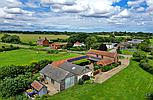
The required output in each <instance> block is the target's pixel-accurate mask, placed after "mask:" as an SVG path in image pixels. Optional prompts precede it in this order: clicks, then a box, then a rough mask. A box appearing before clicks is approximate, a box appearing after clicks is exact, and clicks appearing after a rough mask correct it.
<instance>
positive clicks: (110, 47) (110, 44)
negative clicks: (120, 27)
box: [104, 43, 117, 49]
mask: <svg viewBox="0 0 153 100" xmlns="http://www.w3.org/2000/svg"><path fill="white" fill-rule="evenodd" d="M104 44H106V47H107V49H113V48H114V47H115V46H116V45H117V43H104Z"/></svg>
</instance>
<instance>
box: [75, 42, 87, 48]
mask: <svg viewBox="0 0 153 100" xmlns="http://www.w3.org/2000/svg"><path fill="white" fill-rule="evenodd" d="M82 46H85V44H84V43H80V42H78V41H77V42H76V43H74V45H73V47H82Z"/></svg>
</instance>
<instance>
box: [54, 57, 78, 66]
mask: <svg viewBox="0 0 153 100" xmlns="http://www.w3.org/2000/svg"><path fill="white" fill-rule="evenodd" d="M78 57H80V56H78ZM73 58H77V57H73ZM73 58H68V59H64V60H58V61H53V62H52V63H51V65H52V66H54V67H59V66H60V65H62V64H63V63H65V62H67V60H69V59H73Z"/></svg>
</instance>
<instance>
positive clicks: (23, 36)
mask: <svg viewBox="0 0 153 100" xmlns="http://www.w3.org/2000/svg"><path fill="white" fill-rule="evenodd" d="M11 35H18V36H19V37H20V38H21V41H22V42H30V41H32V42H33V43H34V42H36V41H37V40H38V39H39V37H41V38H42V39H44V38H45V37H47V39H49V40H52V39H57V38H59V39H67V38H68V37H69V36H67V35H46V34H11ZM2 36H3V34H0V38H1V37H2Z"/></svg>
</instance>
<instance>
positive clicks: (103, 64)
mask: <svg viewBox="0 0 153 100" xmlns="http://www.w3.org/2000/svg"><path fill="white" fill-rule="evenodd" d="M112 63H114V60H113V59H111V58H107V59H102V60H100V61H98V62H97V64H98V65H102V66H106V65H110V64H112Z"/></svg>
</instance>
